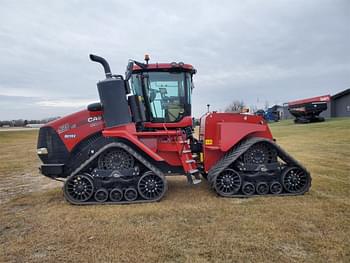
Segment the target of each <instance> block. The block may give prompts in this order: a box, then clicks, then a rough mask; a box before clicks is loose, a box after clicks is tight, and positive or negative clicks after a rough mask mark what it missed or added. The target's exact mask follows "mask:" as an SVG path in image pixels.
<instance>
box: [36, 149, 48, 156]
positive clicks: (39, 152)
mask: <svg viewBox="0 0 350 263" xmlns="http://www.w3.org/2000/svg"><path fill="white" fill-rule="evenodd" d="M36 153H37V154H39V155H42V154H48V151H47V148H39V149H36Z"/></svg>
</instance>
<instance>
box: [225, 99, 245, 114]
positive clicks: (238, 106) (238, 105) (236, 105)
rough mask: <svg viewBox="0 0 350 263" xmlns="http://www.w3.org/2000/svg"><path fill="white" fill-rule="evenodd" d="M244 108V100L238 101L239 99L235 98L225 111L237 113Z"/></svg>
mask: <svg viewBox="0 0 350 263" xmlns="http://www.w3.org/2000/svg"><path fill="white" fill-rule="evenodd" d="M243 108H244V102H243V101H242V100H241V101H238V100H234V101H232V102H231V104H230V105H228V106H227V107H226V109H225V112H235V113H239V112H241V111H242V110H243Z"/></svg>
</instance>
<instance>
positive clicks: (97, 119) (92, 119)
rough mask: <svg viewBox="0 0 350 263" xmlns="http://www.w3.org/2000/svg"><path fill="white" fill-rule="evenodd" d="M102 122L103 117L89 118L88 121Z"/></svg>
mask: <svg viewBox="0 0 350 263" xmlns="http://www.w3.org/2000/svg"><path fill="white" fill-rule="evenodd" d="M100 120H102V116H95V117H89V118H88V119H87V121H88V122H89V123H91V122H95V121H100Z"/></svg>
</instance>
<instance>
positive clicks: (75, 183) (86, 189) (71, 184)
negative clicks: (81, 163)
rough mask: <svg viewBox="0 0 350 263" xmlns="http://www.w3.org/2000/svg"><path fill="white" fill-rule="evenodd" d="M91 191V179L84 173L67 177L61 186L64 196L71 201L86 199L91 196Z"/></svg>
mask: <svg viewBox="0 0 350 263" xmlns="http://www.w3.org/2000/svg"><path fill="white" fill-rule="evenodd" d="M93 192H94V184H93V181H92V179H91V177H90V176H89V175H86V174H83V175H81V174H78V175H74V176H71V177H68V179H67V180H66V182H65V183H64V187H63V193H64V196H65V198H66V199H67V200H68V201H69V202H71V203H81V202H85V201H88V200H89V199H90V198H91V197H92V195H93Z"/></svg>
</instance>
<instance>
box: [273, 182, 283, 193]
mask: <svg viewBox="0 0 350 263" xmlns="http://www.w3.org/2000/svg"><path fill="white" fill-rule="evenodd" d="M282 190H283V187H282V185H281V183H280V182H272V183H271V185H270V192H271V194H274V195H278V194H280V193H282Z"/></svg>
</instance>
